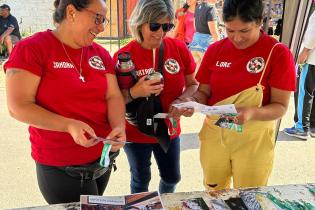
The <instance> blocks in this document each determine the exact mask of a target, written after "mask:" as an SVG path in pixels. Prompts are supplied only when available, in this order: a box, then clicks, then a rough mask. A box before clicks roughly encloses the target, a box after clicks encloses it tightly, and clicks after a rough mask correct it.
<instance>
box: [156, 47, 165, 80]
mask: <svg viewBox="0 0 315 210" xmlns="http://www.w3.org/2000/svg"><path fill="white" fill-rule="evenodd" d="M163 60H164V44H163V41H162V42H161V45H160V50H159V63H158V69H157V70H158V72H160V73H161V74H162V75H163V71H162V69H163Z"/></svg>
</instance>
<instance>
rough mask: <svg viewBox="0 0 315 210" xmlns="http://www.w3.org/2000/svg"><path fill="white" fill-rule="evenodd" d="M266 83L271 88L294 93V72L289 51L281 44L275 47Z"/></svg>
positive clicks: (292, 60)
mask: <svg viewBox="0 0 315 210" xmlns="http://www.w3.org/2000/svg"><path fill="white" fill-rule="evenodd" d="M270 65H271V73H270V76H269V79H268V83H269V84H270V86H271V87H274V88H278V89H282V90H288V91H295V89H296V70H295V64H294V59H293V56H292V53H291V52H290V50H289V49H288V48H287V47H286V46H285V45H283V44H281V45H278V46H276V47H275V49H274V52H273V56H272V60H271V63H270Z"/></svg>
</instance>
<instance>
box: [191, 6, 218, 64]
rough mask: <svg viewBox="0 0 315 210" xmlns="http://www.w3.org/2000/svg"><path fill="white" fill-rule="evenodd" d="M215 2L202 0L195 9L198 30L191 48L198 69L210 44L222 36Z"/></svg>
mask: <svg viewBox="0 0 315 210" xmlns="http://www.w3.org/2000/svg"><path fill="white" fill-rule="evenodd" d="M215 2H216V0H215V1H214V0H202V1H201V3H200V4H198V5H197V6H196V9H195V27H196V32H195V34H194V36H193V40H192V42H191V43H190V45H189V48H190V51H191V53H192V55H193V57H194V59H195V61H196V63H197V70H198V69H199V65H200V63H201V60H202V57H203V55H204V53H205V52H206V50H207V48H208V46H209V45H210V44H211V43H213V42H215V41H217V40H219V37H220V36H219V32H218V27H217V21H216V20H217V17H216V12H215V7H214V4H215Z"/></svg>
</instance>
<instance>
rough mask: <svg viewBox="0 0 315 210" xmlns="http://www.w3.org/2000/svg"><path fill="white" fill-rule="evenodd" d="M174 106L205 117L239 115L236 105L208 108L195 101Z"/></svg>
mask: <svg viewBox="0 0 315 210" xmlns="http://www.w3.org/2000/svg"><path fill="white" fill-rule="evenodd" d="M173 106H174V107H176V108H179V109H182V108H188V109H194V110H195V111H196V112H200V113H202V114H205V115H221V114H237V111H236V109H235V106H234V104H227V105H221V106H207V105H203V104H200V103H197V102H195V101H188V102H184V103H179V104H173Z"/></svg>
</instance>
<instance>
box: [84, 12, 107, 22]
mask: <svg viewBox="0 0 315 210" xmlns="http://www.w3.org/2000/svg"><path fill="white" fill-rule="evenodd" d="M84 10H85V11H88V12H89V13H91V14H94V15H95V24H96V25H100V24H103V25H104V26H106V25H107V24H108V23H109V20H108V19H107V18H106V17H104V16H103V15H101V14H99V13H97V12H94V11H92V10H89V9H87V8H84Z"/></svg>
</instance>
